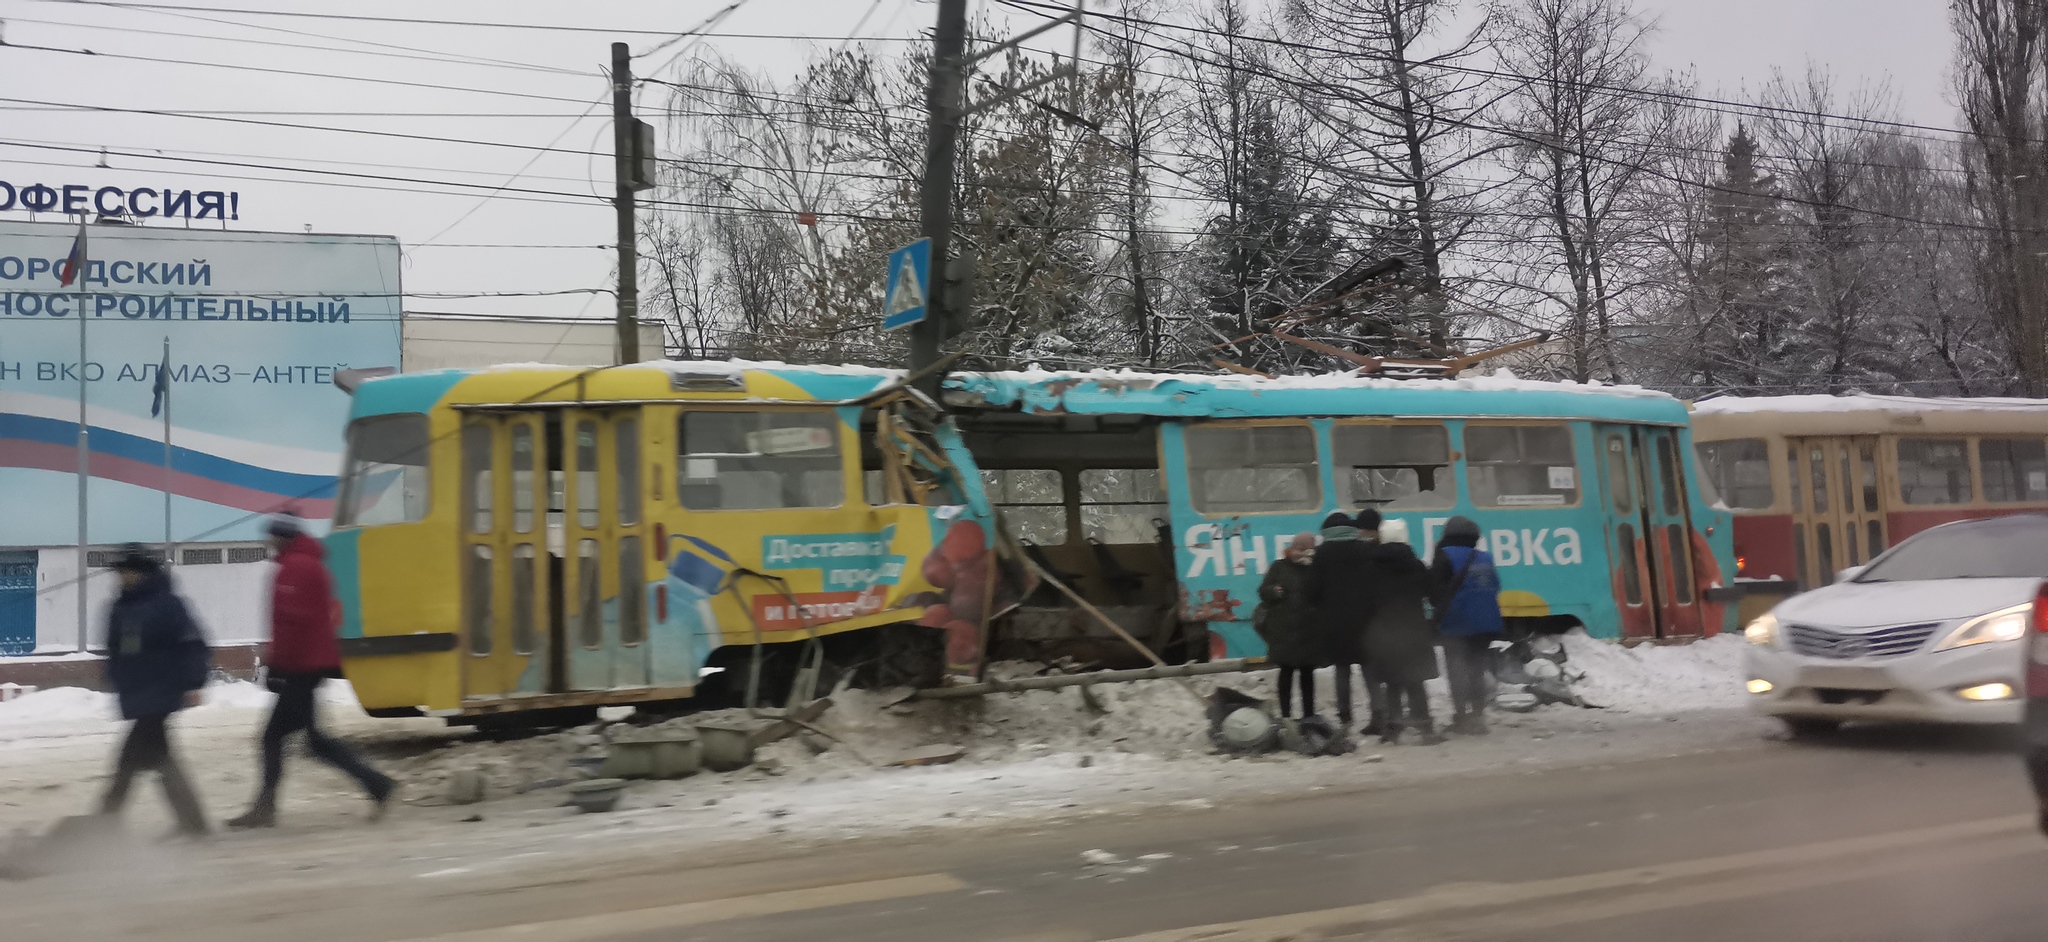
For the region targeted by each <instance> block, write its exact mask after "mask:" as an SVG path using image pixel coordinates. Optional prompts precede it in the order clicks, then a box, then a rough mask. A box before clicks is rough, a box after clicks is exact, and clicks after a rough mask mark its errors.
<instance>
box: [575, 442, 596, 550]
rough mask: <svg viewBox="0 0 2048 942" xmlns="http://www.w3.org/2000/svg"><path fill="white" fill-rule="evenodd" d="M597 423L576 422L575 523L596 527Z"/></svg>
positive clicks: (583, 526) (591, 527)
mask: <svg viewBox="0 0 2048 942" xmlns="http://www.w3.org/2000/svg"><path fill="white" fill-rule="evenodd" d="M597 522H598V517H597V423H596V422H591V421H588V420H585V421H582V422H578V423H576V525H577V526H578V527H581V528H583V529H585V530H595V529H597Z"/></svg>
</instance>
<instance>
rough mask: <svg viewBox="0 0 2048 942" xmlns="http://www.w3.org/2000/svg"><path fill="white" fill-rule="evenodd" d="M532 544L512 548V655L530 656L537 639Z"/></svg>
mask: <svg viewBox="0 0 2048 942" xmlns="http://www.w3.org/2000/svg"><path fill="white" fill-rule="evenodd" d="M533 603H534V599H533V544H532V543H521V544H519V545H518V546H515V547H512V653H514V654H532V653H533V649H534V639H535V638H536V637H537V635H536V633H535V631H534V623H533Z"/></svg>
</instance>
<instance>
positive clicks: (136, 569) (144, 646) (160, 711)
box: [100, 545, 213, 837]
mask: <svg viewBox="0 0 2048 942" xmlns="http://www.w3.org/2000/svg"><path fill="white" fill-rule="evenodd" d="M114 568H115V571H116V572H117V573H118V574H119V575H120V578H121V591H120V594H119V595H118V596H116V597H115V599H114V606H113V608H112V609H111V610H110V611H109V612H108V614H107V660H106V671H107V681H108V683H109V684H111V685H112V686H113V688H114V694H115V696H116V697H117V699H119V700H120V703H121V718H122V719H126V720H132V721H134V725H132V726H130V727H128V738H127V739H126V740H124V741H123V742H122V743H121V753H120V757H119V759H118V760H116V762H115V765H114V774H113V777H112V779H111V780H110V781H109V782H108V784H107V792H106V795H105V796H104V797H102V798H101V799H100V813H102V814H107V815H113V814H118V813H120V811H121V806H122V805H124V804H126V803H127V801H128V789H129V786H130V785H132V784H133V783H134V780H135V775H136V773H138V772H143V771H147V770H152V769H153V770H155V771H156V773H157V775H158V777H159V778H161V779H162V780H163V786H164V796H165V797H166V798H168V799H170V804H171V811H172V812H173V813H174V814H175V815H176V816H177V819H178V828H177V830H176V831H175V832H173V833H174V834H176V835H183V836H187V837H197V836H201V835H204V834H206V833H207V830H208V829H207V825H206V815H205V814H204V813H202V812H201V811H200V809H199V796H198V795H197V794H196V793H194V792H193V790H192V783H191V782H190V781H189V780H187V779H186V778H185V772H184V770H183V769H182V768H179V766H178V760H177V758H176V757H175V756H173V755H172V754H171V740H170V736H169V730H168V728H167V726H168V724H169V722H170V718H171V714H173V713H176V712H178V711H179V710H182V709H184V708H186V707H189V706H197V705H198V703H199V689H200V688H201V687H204V686H206V675H207V673H208V672H209V671H210V670H212V667H213V652H212V649H211V648H209V647H208V646H207V643H206V635H205V634H204V633H203V632H201V631H200V630H199V623H198V622H196V621H194V620H193V619H192V613H191V612H190V611H189V610H187V609H186V607H185V601H184V600H183V599H180V598H179V597H178V595H177V593H176V592H174V591H172V588H171V575H170V573H168V572H165V571H164V568H163V566H162V565H161V564H159V563H158V562H157V561H156V560H155V559H153V558H151V557H150V556H149V555H148V554H147V553H145V552H144V551H143V550H142V548H141V547H140V546H134V545H131V546H129V547H128V550H127V551H126V552H125V553H124V554H123V555H122V557H121V560H120V562H118V563H116V564H115V566H114Z"/></svg>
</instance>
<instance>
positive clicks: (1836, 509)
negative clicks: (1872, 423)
mask: <svg viewBox="0 0 2048 942" xmlns="http://www.w3.org/2000/svg"><path fill="white" fill-rule="evenodd" d="M1786 459H1787V464H1788V471H1789V472H1790V474H1791V478H1792V487H1791V494H1792V549H1793V556H1794V559H1795V561H1796V562H1797V563H1798V565H1799V579H1800V583H1801V584H1802V585H1805V586H1808V587H1814V586H1824V585H1828V584H1830V583H1832V582H1834V581H1835V573H1836V572H1837V571H1839V570H1841V569H1845V568H1847V567H1850V566H1861V565H1864V564H1865V563H1868V562H1870V561H1871V559H1873V558H1875V557H1876V556H1877V554H1879V553H1882V552H1884V550H1885V547H1886V546H1889V545H1890V541H1889V540H1888V537H1889V534H1888V533H1886V531H1885V520H1884V514H1883V513H1881V512H1880V511H1879V510H1878V503H1879V501H1878V495H1879V494H1880V493H1881V491H1882V489H1881V488H1879V486H1878V480H1877V476H1878V468H1877V437H1876V436H1874V435H1860V436H1837V437H1829V438H1794V439H1790V440H1789V441H1788V443H1787V451H1786Z"/></svg>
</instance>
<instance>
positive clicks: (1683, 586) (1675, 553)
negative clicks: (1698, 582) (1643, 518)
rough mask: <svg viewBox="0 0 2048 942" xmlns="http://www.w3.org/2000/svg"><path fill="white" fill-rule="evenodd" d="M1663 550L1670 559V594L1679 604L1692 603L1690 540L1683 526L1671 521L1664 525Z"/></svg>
mask: <svg viewBox="0 0 2048 942" xmlns="http://www.w3.org/2000/svg"><path fill="white" fill-rule="evenodd" d="M1664 551H1665V555H1666V556H1667V557H1668V558H1669V559H1670V561H1671V595H1672V598H1674V599H1676V600H1677V602H1678V604H1680V605H1691V604H1692V541H1690V540H1687V539H1686V538H1685V528H1684V527H1682V526H1680V525H1678V524H1675V523H1672V524H1666V525H1665V527H1664Z"/></svg>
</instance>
